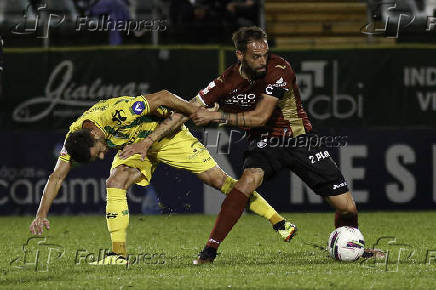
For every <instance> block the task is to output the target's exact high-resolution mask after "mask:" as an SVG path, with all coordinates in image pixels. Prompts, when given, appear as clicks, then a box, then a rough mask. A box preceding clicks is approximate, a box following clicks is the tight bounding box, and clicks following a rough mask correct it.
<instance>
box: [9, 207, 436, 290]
mask: <svg viewBox="0 0 436 290" xmlns="http://www.w3.org/2000/svg"><path fill="white" fill-rule="evenodd" d="M284 216H286V217H287V218H288V219H289V220H291V221H294V222H295V223H296V224H297V225H298V226H299V233H298V235H297V236H296V237H295V239H294V240H293V241H292V242H291V243H284V242H283V241H281V240H280V238H279V236H278V235H277V234H276V233H275V232H274V231H273V230H272V228H271V226H270V225H269V223H268V222H267V221H265V220H264V219H262V218H260V217H257V216H254V215H251V214H245V215H243V217H242V218H241V220H240V221H239V223H238V224H237V225H236V226H235V227H234V229H233V231H232V232H231V233H230V234H229V236H228V237H227V239H226V241H225V242H224V243H223V245H222V246H221V248H220V250H219V252H220V253H221V254H220V255H219V256H218V257H217V259H216V260H215V263H214V264H213V265H201V266H195V265H192V260H193V259H194V258H195V256H196V254H197V253H198V252H199V251H200V250H201V249H202V247H203V245H204V243H205V242H206V240H207V237H208V235H209V232H210V230H211V229H212V227H213V224H214V221H215V216H206V215H169V216H139V215H134V216H131V219H130V227H129V231H128V249H129V252H130V253H131V254H136V255H137V257H138V258H139V260H140V261H139V262H135V263H132V265H130V266H129V267H125V266H91V265H88V264H86V263H85V262H84V261H83V258H82V259H81V260H80V261H79V262H80V263H79V264H76V260H77V257H84V256H86V255H87V254H89V253H95V255H98V251H99V249H100V248H102V249H104V248H109V246H110V239H109V234H108V233H107V230H106V221H105V218H104V216H103V215H102V216H72V217H70V216H52V217H51V218H50V221H51V227H52V229H51V230H50V231H49V232H48V234H46V236H45V237H46V241H45V243H42V242H41V241H42V240H36V239H33V240H30V242H29V244H28V245H26V246H24V247H23V244H25V243H26V241H27V240H28V238H29V237H31V235H30V234H29V233H28V230H27V229H28V226H29V224H30V222H31V220H32V218H31V217H1V218H0V232H1V237H2V238H1V243H0V252H1V257H2V259H1V260H0V288H3V289H13V288H20V289H36V288H38V289H144V288H150V289H170V288H179V289H193V288H202V289H204V288H214V289H235V288H236V289H239V288H245V289H254V288H261V289H274V288H285V289H291V288H295V289H327V288H334V289H406V288H413V289H436V225H435V221H436V212H434V211H430V212H389V213H385V212H375V213H361V214H360V215H359V222H360V229H361V231H362V232H363V234H364V236H365V242H366V244H367V246H370V247H371V246H373V244H375V243H377V244H378V245H377V247H379V248H381V249H384V250H386V251H389V255H388V258H387V259H386V260H374V259H372V260H362V259H361V260H358V261H357V262H354V263H340V262H336V261H334V260H332V259H331V258H329V257H328V256H327V254H326V252H325V251H323V250H321V249H319V248H316V247H314V246H313V245H310V244H315V245H320V246H325V244H326V243H327V239H328V236H329V234H330V232H331V231H332V230H333V213H327V214H324V213H322V214H321V213H305V214H292V213H288V214H284ZM38 243H39V244H38ZM49 249H51V250H49ZM24 251H26V253H24ZM78 251H80V252H79V254H78ZM49 252H50V261H49V258H48V257H49V254H48V253H49ZM36 253H38V254H39V259H38V261H37V264H35V263H33V264H32V262H34V261H35V258H34V257H35V254H36ZM62 253H63V255H62V256H60V257H59V255H61V254H62ZM140 254H141V255H140ZM25 255H27V256H25ZM88 259H91V256H88ZM47 261H49V262H47Z"/></svg>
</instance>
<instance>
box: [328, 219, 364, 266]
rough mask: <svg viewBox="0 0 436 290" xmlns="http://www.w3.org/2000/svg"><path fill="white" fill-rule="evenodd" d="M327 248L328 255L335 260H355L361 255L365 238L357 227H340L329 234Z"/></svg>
mask: <svg viewBox="0 0 436 290" xmlns="http://www.w3.org/2000/svg"><path fill="white" fill-rule="evenodd" d="M327 248H328V252H329V254H330V256H331V257H332V258H333V259H335V260H338V261H345V262H351V261H356V260H357V259H359V258H360V257H361V256H362V255H363V252H364V250H365V240H364V238H363V235H362V233H361V232H360V231H359V230H358V229H356V228H353V227H347V226H345V227H340V228H337V229H336V230H334V231H333V232H332V233H331V234H330V238H329V243H328V245H327Z"/></svg>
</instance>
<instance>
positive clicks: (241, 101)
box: [224, 94, 256, 107]
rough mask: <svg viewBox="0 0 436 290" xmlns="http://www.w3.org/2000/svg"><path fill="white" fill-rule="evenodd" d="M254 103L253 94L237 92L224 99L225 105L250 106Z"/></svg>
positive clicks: (254, 97)
mask: <svg viewBox="0 0 436 290" xmlns="http://www.w3.org/2000/svg"><path fill="white" fill-rule="evenodd" d="M255 103H256V95H255V94H237V95H233V96H231V97H230V98H228V99H226V100H224V104H226V105H239V106H242V107H247V106H251V105H254V104H255Z"/></svg>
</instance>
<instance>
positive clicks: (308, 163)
mask: <svg viewBox="0 0 436 290" xmlns="http://www.w3.org/2000/svg"><path fill="white" fill-rule="evenodd" d="M310 136H313V135H312V134H307V135H304V136H302V137H310ZM298 137H300V136H298ZM289 140H291V142H289ZM289 140H287V141H286V142H281V144H278V142H270V141H271V140H267V139H264V140H257V141H252V142H251V143H250V145H249V148H248V151H246V152H245V153H244V169H246V168H261V169H263V171H264V174H265V175H264V179H268V178H271V177H272V176H273V175H274V174H275V173H277V172H278V171H280V170H281V169H283V168H287V169H290V170H291V171H292V172H294V173H295V174H297V175H298V176H299V177H300V178H301V179H302V180H303V181H304V182H305V183H306V184H307V185H308V186H309V187H310V188H311V189H312V190H313V191H314V192H315V193H316V194H318V195H321V196H333V195H339V194H343V193H346V192H347V191H348V186H347V183H346V181H345V179H344V176H343V175H342V173H341V171H340V170H339V168H338V166H337V165H336V163H335V162H334V161H333V159H332V157H331V156H330V153H329V151H328V150H327V149H326V148H325V147H324V146H305V145H304V144H302V146H299V145H301V144H298V143H295V142H292V140H293V139H289Z"/></svg>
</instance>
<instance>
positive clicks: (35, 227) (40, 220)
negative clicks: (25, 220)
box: [29, 216, 50, 235]
mask: <svg viewBox="0 0 436 290" xmlns="http://www.w3.org/2000/svg"><path fill="white" fill-rule="evenodd" d="M44 227H45V228H46V229H47V230H49V229H50V222H49V221H48V219H47V218H45V217H38V216H37V217H36V218H35V219H34V220H33V222H32V223H31V224H30V227H29V230H30V231H31V232H32V234H34V235H42V232H43V231H44Z"/></svg>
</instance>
